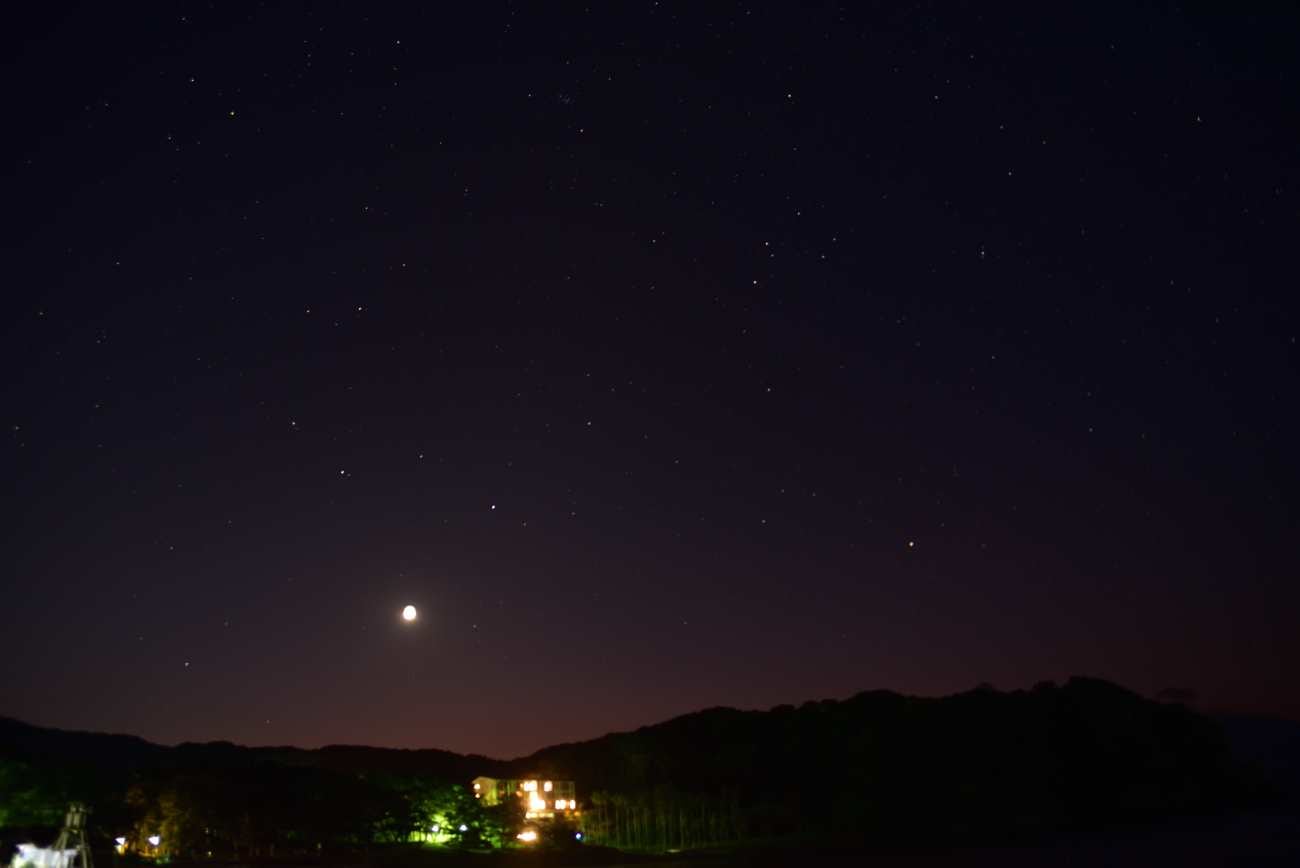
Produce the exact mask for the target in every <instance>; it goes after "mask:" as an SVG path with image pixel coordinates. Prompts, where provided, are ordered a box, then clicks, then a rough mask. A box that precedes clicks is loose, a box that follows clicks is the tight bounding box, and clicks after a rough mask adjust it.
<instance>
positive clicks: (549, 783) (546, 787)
mask: <svg viewBox="0 0 1300 868" xmlns="http://www.w3.org/2000/svg"><path fill="white" fill-rule="evenodd" d="M542 789H544V790H546V792H548V793H549V792H550V791H551V782H550V781H547V782H546V783H544V784H542Z"/></svg>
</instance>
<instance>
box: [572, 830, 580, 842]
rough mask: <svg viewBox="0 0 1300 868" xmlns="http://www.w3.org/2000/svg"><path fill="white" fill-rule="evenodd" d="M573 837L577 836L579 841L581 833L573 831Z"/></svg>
mask: <svg viewBox="0 0 1300 868" xmlns="http://www.w3.org/2000/svg"><path fill="white" fill-rule="evenodd" d="M573 837H575V838H577V839H578V840H579V841H581V840H582V833H581V832H574V833H573Z"/></svg>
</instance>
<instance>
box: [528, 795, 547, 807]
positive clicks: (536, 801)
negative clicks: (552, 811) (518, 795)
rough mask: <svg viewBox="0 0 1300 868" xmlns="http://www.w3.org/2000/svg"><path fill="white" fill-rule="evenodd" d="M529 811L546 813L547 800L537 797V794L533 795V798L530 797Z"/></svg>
mask: <svg viewBox="0 0 1300 868" xmlns="http://www.w3.org/2000/svg"><path fill="white" fill-rule="evenodd" d="M528 809H529V810H530V811H545V810H546V799H543V798H542V797H541V796H539V795H537V794H536V793H533V794H532V795H531V796H529V797H528Z"/></svg>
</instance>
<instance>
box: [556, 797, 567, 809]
mask: <svg viewBox="0 0 1300 868" xmlns="http://www.w3.org/2000/svg"><path fill="white" fill-rule="evenodd" d="M568 807H569V800H568V799H556V800H555V808H556V810H560V811H564V810H567V809H568Z"/></svg>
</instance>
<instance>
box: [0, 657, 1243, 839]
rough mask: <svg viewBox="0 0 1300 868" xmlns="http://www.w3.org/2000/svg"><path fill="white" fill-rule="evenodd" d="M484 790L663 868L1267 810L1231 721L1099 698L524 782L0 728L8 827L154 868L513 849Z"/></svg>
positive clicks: (952, 714)
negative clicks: (818, 846)
mask: <svg viewBox="0 0 1300 868" xmlns="http://www.w3.org/2000/svg"><path fill="white" fill-rule="evenodd" d="M479 774H487V775H493V776H504V777H521V776H524V775H528V774H537V775H542V776H550V777H555V778H561V779H573V780H575V781H576V782H577V785H578V798H579V800H580V802H581V805H582V809H583V811H582V816H581V826H582V830H583V832H584V833H585V836H586V838H587V840H589V841H591V842H593V843H602V844H608V845H611V846H616V847H622V848H627V849H646V850H667V849H689V848H693V847H703V846H710V845H718V844H729V843H737V842H754V841H772V840H777V839H785V840H816V841H820V842H827V841H830V842H844V843H849V842H852V841H859V840H863V839H864V838H865V839H869V840H877V841H879V840H889V839H908V840H915V839H917V838H922V839H924V840H931V841H933V840H997V839H1000V840H1005V839H1009V838H1016V837H1026V836H1041V835H1050V834H1053V833H1058V832H1062V831H1068V830H1078V829H1088V828H1097V827H1101V826H1104V825H1107V824H1113V823H1123V822H1135V821H1146V820H1154V819H1157V818H1162V817H1168V816H1173V815H1179V814H1193V813H1198V812H1209V811H1219V810H1224V809H1226V808H1230V807H1232V806H1233V805H1235V804H1240V803H1241V800H1242V799H1243V798H1244V797H1245V796H1246V795H1247V794H1248V790H1249V787H1248V786H1247V784H1246V782H1245V781H1246V779H1245V778H1244V777H1243V776H1242V774H1241V773H1240V770H1239V769H1238V768H1237V767H1236V766H1235V765H1234V764H1233V762H1232V760H1231V758H1230V755H1229V752H1228V749H1227V745H1226V742H1225V740H1224V738H1223V734H1222V731H1221V729H1220V727H1219V725H1218V724H1217V723H1216V722H1215V721H1212V720H1210V719H1208V718H1206V717H1203V716H1201V715H1198V714H1196V713H1194V712H1192V711H1190V710H1188V709H1186V708H1184V707H1182V706H1179V705H1169V704H1162V703H1157V702H1152V701H1149V700H1146V699H1143V698H1141V697H1139V696H1137V695H1136V694H1133V693H1131V692H1129V691H1127V690H1124V689H1122V688H1120V687H1117V686H1115V685H1113V684H1109V683H1107V682H1103V681H1097V680H1092V679H1072V680H1071V681H1070V682H1069V683H1067V684H1066V685H1064V686H1057V685H1052V684H1044V685H1040V686H1038V687H1036V688H1034V689H1033V690H1028V691H1015V692H1011V693H1000V692H997V691H994V690H992V689H977V690H974V691H971V692H969V693H964V694H960V695H956V696H950V697H946V698H942V699H919V698H915V697H907V696H901V695H899V694H895V693H888V692H883V691H877V692H869V693H862V694H859V695H857V696H854V697H852V698H850V699H847V700H844V701H838V702H837V701H825V702H810V703H807V704H805V705H803V706H800V707H798V708H796V707H793V706H783V707H779V708H775V709H772V710H771V711H766V712H747V711H736V710H733V709H713V710H709V711H703V712H699V713H696V714H690V715H686V716H684V717H680V718H676V719H674V720H670V721H667V722H665V723H661V724H658V725H655V726H649V727H644V728H642V729H639V730H637V731H635V732H630V733H620V734H615V735H609V736H605V737H603V738H600V739H596V740H594V741H589V742H583V743H579V744H570V745H560V746H556V747H552V748H547V749H545V750H542V751H540V752H538V753H537V754H534V755H533V756H530V757H525V758H521V759H518V760H514V761H510V762H501V761H497V760H491V759H487V758H484V757H464V756H458V755H456V754H451V753H447V752H444V751H403V750H386V749H372V748H355V747H331V748H323V749H320V750H311V751H308V750H298V749H293V748H241V747H236V746H234V745H230V744H225V743H215V744H208V745H181V746H179V747H175V748H164V747H160V746H157V745H152V744H149V743H147V742H144V741H141V740H139V739H134V738H129V737H121V736H103V735H94V734H86V733H68V732H60V731H57V730H47V729H40V728H37V727H31V726H28V725H26V724H22V723H19V722H17V721H6V720H0V826H3V827H7V828H8V829H10V830H12V829H14V828H24V829H42V828H43V829H46V830H51V829H53V828H55V827H57V825H58V823H59V821H60V819H61V817H62V811H63V808H64V806H65V805H66V804H67V802H68V801H70V800H72V799H78V800H82V801H86V802H88V803H90V805H91V806H92V808H93V809H94V811H95V813H94V815H93V824H94V828H95V832H96V834H97V835H99V836H100V838H101V840H103V841H107V840H108V839H110V838H111V837H114V836H117V835H124V836H127V837H128V838H129V839H130V842H131V846H132V848H133V849H136V850H138V851H139V852H144V853H147V852H149V851H148V849H147V848H146V845H145V843H144V841H146V840H147V837H148V836H149V835H155V834H156V835H160V836H161V838H162V841H163V844H162V845H161V848H162V850H163V851H165V853H163V854H164V855H171V856H176V857H204V856H206V855H207V854H208V853H212V854H213V858H217V857H224V858H232V857H235V858H240V859H252V858H258V857H270V856H283V855H291V854H296V855H303V854H310V853H325V852H329V851H331V850H333V851H339V850H346V849H348V848H358V847H368V846H372V845H377V844H385V843H396V842H412V841H431V842H435V843H442V844H460V845H485V844H488V845H490V844H497V845H500V844H509V843H510V842H511V841H512V840H513V833H514V831H516V830H517V827H518V824H519V821H520V818H519V817H518V816H501V815H497V816H494V815H492V814H491V813H490V812H486V811H484V810H482V809H481V807H480V806H479V804H478V803H477V802H475V801H474V799H473V798H472V796H471V795H470V794H469V791H468V789H467V787H466V785H467V784H468V782H469V781H470V780H471V779H472V778H473V777H474V776H475V775H479ZM461 825H464V826H465V827H466V829H465V831H464V832H461V831H460V828H459V827H460V826H461ZM434 826H438V827H439V832H438V833H436V834H435V833H433V832H432V829H433V827H434Z"/></svg>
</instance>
